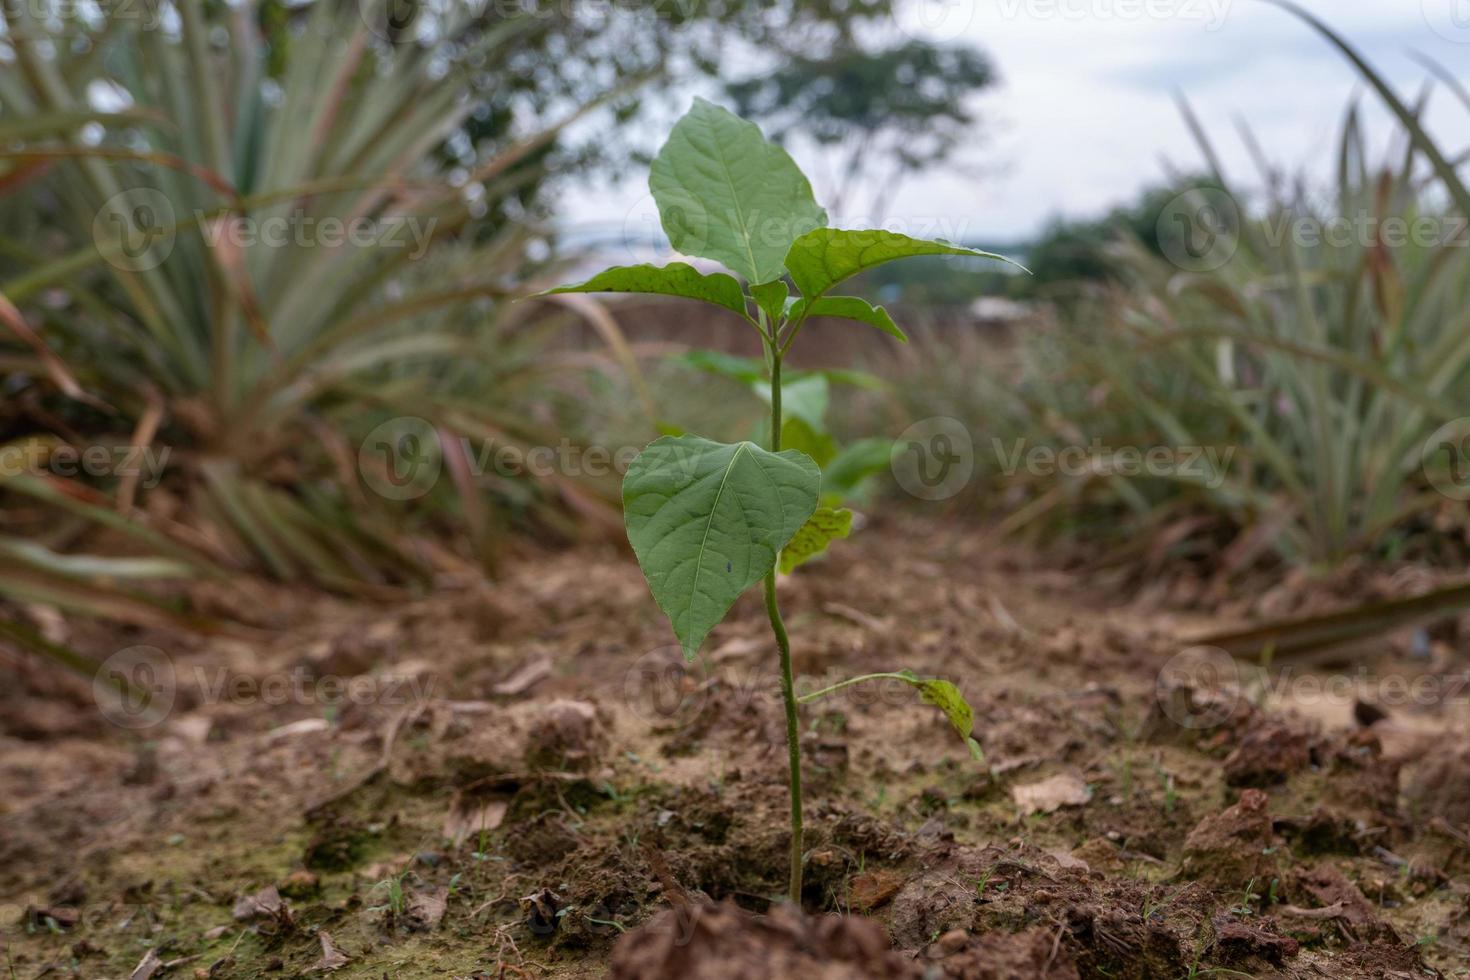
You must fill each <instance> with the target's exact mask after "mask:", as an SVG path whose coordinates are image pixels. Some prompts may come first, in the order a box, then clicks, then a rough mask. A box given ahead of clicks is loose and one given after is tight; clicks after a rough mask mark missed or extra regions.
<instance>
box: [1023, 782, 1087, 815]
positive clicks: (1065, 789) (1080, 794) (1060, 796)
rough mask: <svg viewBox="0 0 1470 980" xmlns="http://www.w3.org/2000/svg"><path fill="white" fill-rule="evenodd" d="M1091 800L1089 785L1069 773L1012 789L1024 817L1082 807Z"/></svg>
mask: <svg viewBox="0 0 1470 980" xmlns="http://www.w3.org/2000/svg"><path fill="white" fill-rule="evenodd" d="M1090 799H1092V790H1091V789H1090V788H1089V787H1088V785H1087V783H1085V782H1083V781H1082V779H1080V778H1079V777H1077V776H1074V775H1071V774H1069V773H1062V774H1060V775H1056V776H1052V777H1050V778H1049V779H1043V780H1041V781H1040V782H1036V783H1025V784H1022V785H1019V786H1012V787H1011V800H1012V801H1014V802H1015V804H1016V808H1017V809H1019V810H1020V811H1021V814H1022V816H1027V815H1030V814H1032V813H1051V812H1053V811H1055V810H1057V809H1059V808H1061V807H1064V806H1082V805H1083V804H1084V803H1086V802H1087V801H1088V800H1090Z"/></svg>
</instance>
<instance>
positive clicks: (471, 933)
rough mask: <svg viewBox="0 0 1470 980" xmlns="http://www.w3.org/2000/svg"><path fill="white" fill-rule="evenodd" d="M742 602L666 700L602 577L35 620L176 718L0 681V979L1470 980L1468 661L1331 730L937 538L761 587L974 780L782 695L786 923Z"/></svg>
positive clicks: (512, 578)
mask: <svg viewBox="0 0 1470 980" xmlns="http://www.w3.org/2000/svg"><path fill="white" fill-rule="evenodd" d="M756 599H757V597H756V596H748V597H746V599H743V600H742V601H741V602H740V603H738V604H737V606H736V608H735V610H734V612H733V613H732V615H731V617H730V619H729V620H728V621H727V623H726V624H725V625H723V626H722V627H720V628H719V629H718V630H716V632H715V633H714V634H713V636H712V637H711V640H710V642H709V644H708V646H707V649H706V653H705V655H704V658H703V662H702V663H701V664H696V665H695V666H693V667H690V668H687V669H686V668H684V666H683V664H682V660H681V658H680V657H679V655H678V651H677V648H675V647H674V646H673V645H672V643H671V637H670V635H669V633H668V630H667V625H666V624H665V623H664V621H663V620H662V619H661V617H660V616H659V614H658V611H657V609H656V608H655V607H654V605H653V603H652V601H651V600H650V599H649V598H648V596H647V593H646V591H645V588H644V586H643V582H642V579H641V577H640V576H639V573H638V569H637V567H636V565H634V563H633V562H632V560H631V559H630V558H629V557H628V556H627V555H626V554H625V553H623V552H621V551H618V550H615V549H611V548H608V549H606V550H598V549H583V550H581V551H579V552H576V553H567V554H561V555H556V556H550V557H547V558H545V559H544V560H541V561H538V562H534V563H533V562H523V563H521V564H520V565H518V566H517V567H515V568H513V569H511V570H510V571H508V572H507V574H506V576H505V578H504V580H503V581H502V582H500V583H499V584H498V585H497V586H495V587H494V588H493V589H479V588H474V589H471V588H466V587H463V586H454V585H446V587H445V589H443V590H442V591H441V592H440V593H438V594H435V595H433V596H429V597H426V598H423V599H420V600H417V601H413V602H399V603H391V604H390V603H382V602H377V603H370V602H349V601H345V600H342V599H337V598H332V597H325V596H319V595H312V594H309V593H303V592H300V591H298V590H290V589H282V588H265V587H262V586H260V585H258V584H254V583H241V584H240V585H239V587H238V588H237V589H235V590H231V591H228V592H222V591H220V590H218V589H213V590H205V589H200V590H199V591H197V592H196V593H195V594H193V595H191V596H190V597H188V601H189V603H190V604H192V605H193V606H194V607H195V608H196V609H199V610H203V611H207V612H211V613H214V614H219V613H220V612H229V613H231V614H232V615H234V616H236V617H238V618H240V619H241V620H243V621H245V622H247V623H249V624H251V629H250V630H249V632H240V631H236V634H237V635H229V636H219V637H212V638H209V637H191V636H177V635H164V634H160V633H148V632H145V631H137V630H127V631H119V630H116V629H103V628H101V627H98V626H95V625H85V624H80V623H69V622H67V621H64V620H58V619H56V618H55V617H47V616H45V615H44V614H42V613H38V612H35V611H32V613H31V615H32V616H33V617H35V618H36V619H37V624H38V626H41V627H43V628H44V629H45V630H47V631H48V632H50V633H51V634H53V636H54V637H55V638H58V639H65V640H66V641H67V642H69V643H70V644H71V645H73V646H75V647H77V648H79V649H82V650H84V651H85V652H87V653H89V654H90V655H93V656H96V657H97V658H98V659H99V660H101V659H104V658H106V657H108V656H109V655H111V654H112V653H114V652H115V651H117V650H119V649H120V648H124V647H135V646H139V645H142V646H151V647H155V648H157V649H159V650H161V651H164V653H166V654H167V657H168V660H169V661H170V662H171V664H172V670H173V677H174V685H173V687H174V699H173V703H172V705H171V708H170V710H169V711H168V713H167V717H166V719H165V720H164V721H163V722H162V723H161V724H158V725H156V726H154V727H151V728H147V729H141V730H138V731H130V730H128V729H126V728H124V727H121V726H119V725H116V724H112V723H110V722H109V721H107V720H106V719H105V718H104V717H102V716H101V714H100V713H99V711H98V709H97V706H96V704H95V702H94V698H93V691H92V685H91V684H90V683H86V682H80V681H77V680H76V679H74V678H72V677H70V676H63V675H61V674H59V673H58V672H57V671H56V669H54V668H52V667H50V666H44V665H40V664H37V663H34V662H30V661H26V660H23V659H22V660H18V661H16V669H15V670H14V671H13V672H12V674H11V676H12V677H14V678H16V682H15V683H13V684H11V685H9V687H8V688H7V689H5V690H3V691H0V727H3V730H4V733H5V734H4V736H3V738H0V748H3V752H0V886H3V887H0V937H3V942H4V955H5V959H6V969H7V970H8V971H9V975H10V976H13V977H16V978H32V977H41V976H53V977H66V976H76V977H87V978H98V977H114V978H121V977H129V976H133V977H141V978H150V977H159V978H163V977H251V978H254V977H281V976H287V977H289V976H303V977H314V976H320V975H324V974H326V973H331V974H333V975H335V976H337V977H362V978H368V977H371V978H380V977H394V978H415V977H444V976H454V977H502V976H507V977H509V976H514V977H558V978H560V977H581V976H604V975H608V974H609V973H611V974H612V975H613V976H616V977H625V978H665V977H667V978H673V977H715V978H737V977H739V978H744V977H752V978H755V977H802V978H807V980H817V978H826V977H916V978H917V977H972V978H997V980H999V978H1024V977H1037V978H1041V977H1045V978H1101V977H1112V978H1120V977H1136V978H1153V977H1161V978H1174V977H1181V978H1182V977H1205V976H1225V977H1230V976H1242V975H1245V976H1261V977H1277V976H1280V977H1334V978H1357V977H1414V976H1434V975H1436V971H1440V973H1442V974H1443V975H1470V954H1467V952H1466V950H1467V945H1470V905H1467V896H1470V802H1467V801H1470V755H1467V754H1466V753H1465V752H1463V751H1461V750H1460V746H1462V745H1464V744H1465V733H1466V732H1467V730H1470V724H1467V722H1470V711H1467V710H1466V708H1465V705H1464V702H1465V700H1466V697H1465V693H1464V692H1461V693H1460V694H1459V695H1458V696H1454V695H1455V690H1454V685H1453V684H1452V683H1451V682H1452V679H1453V678H1454V677H1456V676H1458V675H1457V674H1456V670H1455V668H1454V665H1455V664H1456V663H1459V662H1461V661H1460V659H1456V658H1461V659H1462V654H1463V651H1459V652H1456V651H1453V650H1451V651H1450V653H1451V654H1453V656H1451V657H1450V658H1449V659H1446V658H1445V657H1443V656H1440V657H1438V658H1437V659H1435V660H1433V661H1423V660H1416V661H1408V660H1400V659H1399V658H1398V657H1397V656H1396V655H1395V653H1394V649H1393V647H1392V646H1391V645H1384V647H1383V649H1382V650H1380V651H1378V652H1377V653H1376V654H1374V656H1373V659H1372V661H1371V664H1370V665H1371V667H1372V669H1373V670H1374V671H1376V672H1378V673H1380V674H1381V675H1383V676H1388V675H1390V674H1394V675H1395V676H1397V675H1399V674H1403V675H1404V676H1410V677H1416V676H1425V675H1426V674H1427V673H1428V672H1429V671H1431V670H1433V671H1435V672H1436V673H1435V675H1434V676H1436V677H1437V678H1438V679H1439V680H1440V681H1441V688H1440V690H1441V691H1442V692H1443V694H1444V697H1442V698H1440V699H1439V700H1438V701H1436V702H1435V703H1433V704H1422V703H1421V704H1419V705H1417V706H1413V707H1410V706H1390V707H1388V708H1386V711H1378V710H1375V711H1372V712H1364V711H1361V710H1360V711H1358V712H1357V715H1358V717H1359V718H1360V720H1368V721H1371V722H1372V725H1371V728H1364V727H1362V725H1361V723H1360V722H1355V721H1354V705H1353V704H1352V703H1351V701H1349V702H1348V703H1346V704H1344V703H1341V699H1340V698H1339V699H1337V700H1321V699H1312V698H1306V699H1304V698H1302V697H1301V694H1300V691H1299V690H1297V689H1291V690H1287V691H1284V692H1283V691H1282V690H1278V691H1276V692H1274V693H1270V692H1267V693H1259V694H1257V692H1248V693H1251V696H1250V697H1244V698H1242V697H1236V696H1233V695H1231V694H1229V693H1227V694H1224V695H1222V694H1221V693H1219V692H1215V691H1209V690H1204V689H1193V688H1191V687H1190V686H1188V685H1182V686H1181V685H1179V684H1177V683H1175V682H1174V681H1173V680H1170V681H1169V683H1164V684H1160V682H1159V677H1160V669H1161V667H1163V666H1164V665H1165V664H1166V663H1167V662H1169V661H1170V659H1171V658H1172V657H1173V656H1174V655H1175V654H1176V653H1178V652H1179V651H1180V649H1181V648H1182V647H1183V646H1184V645H1185V644H1184V643H1183V641H1182V640H1181V637H1182V636H1183V635H1184V634H1186V633H1188V632H1190V631H1191V630H1193V629H1196V628H1202V627H1205V626H1210V625H1215V626H1218V625H1221V624H1220V622H1219V621H1218V620H1217V621H1214V622H1211V621H1208V620H1207V619H1206V618H1205V617H1203V616H1196V617H1195V618H1193V619H1189V620H1186V619H1184V618H1181V617H1179V616H1176V615H1171V614H1168V613H1165V612H1160V611H1158V610H1157V609H1156V608H1152V607H1150V608H1149V609H1148V610H1145V609H1143V608H1141V607H1139V606H1138V605H1137V604H1132V603H1129V602H1125V601H1123V600H1122V599H1120V598H1118V597H1116V596H1113V595H1109V594H1105V593H1099V591H1098V587H1097V586H1096V584H1095V583H1092V582H1089V581H1088V580H1087V579H1085V578H1082V577H1073V576H1070V575H1067V574H1063V573H1059V572H1056V571H1052V570H1046V569H1042V568H1036V567H1031V566H1030V565H1028V564H1027V562H1026V561H1024V560H1020V559H1018V558H1016V557H1014V556H1009V555H1007V554H1005V553H1004V552H999V551H996V550H995V549H993V548H992V547H991V546H989V545H988V544H986V543H985V542H984V541H983V538H982V537H981V536H978V535H976V536H956V535H955V534H954V533H953V531H952V530H946V528H945V527H944V526H943V525H941V524H939V523H925V522H920V521H889V522H878V523H876V524H875V525H874V526H872V527H870V528H868V529H866V530H865V531H864V532H863V533H861V534H858V535H855V536H854V537H853V539H852V540H851V541H850V542H845V543H844V544H842V545H840V546H838V549H837V550H836V553H835V554H834V555H833V556H832V558H831V559H830V560H827V561H823V562H819V563H814V564H812V565H809V566H807V567H805V568H803V569H802V571H801V572H800V573H798V574H797V575H796V576H794V577H793V578H791V579H790V580H789V581H787V582H786V583H785V584H784V586H783V604H784V606H785V608H786V610H787V620H788V625H789V627H790V628H791V631H792V635H793V637H794V639H795V647H796V652H795V657H796V665H797V668H798V671H799V673H800V674H802V675H803V677H804V678H805V679H806V681H807V683H809V684H812V685H815V684H816V683H817V682H818V681H819V680H824V679H825V680H835V679H839V678H841V677H843V676H848V675H851V674H855V673H860V672H868V671H874V670H896V669H900V668H909V669H912V670H914V671H917V672H919V673H921V674H937V675H942V676H945V677H948V678H950V679H952V680H954V681H956V682H957V683H958V684H959V685H960V687H961V688H962V689H963V690H964V692H965V694H966V695H967V696H968V697H969V700H970V701H971V703H972V704H973V705H974V707H975V714H976V719H977V724H976V736H977V738H978V739H979V741H980V743H981V745H982V746H983V748H984V750H985V753H986V764H985V765H981V764H977V763H975V762H974V761H972V760H971V759H970V758H969V756H968V754H967V753H966V751H965V749H964V746H963V745H962V744H960V742H959V741H958V739H956V738H955V737H954V734H953V732H952V731H951V730H950V729H949V728H948V727H947V724H946V722H945V721H944V719H943V717H942V716H941V715H939V713H938V712H936V711H934V710H933V709H932V708H930V707H927V706H924V705H921V704H918V703H916V702H917V699H916V697H915V696H914V694H913V693H912V691H910V690H909V689H907V688H906V687H899V688H895V689H890V688H887V687H881V686H880V687H860V688H853V689H850V690H849V691H847V692H844V694H845V695H846V696H841V697H838V698H836V699H833V700H829V701H825V702H821V703H819V704H817V705H813V706H809V707H808V708H807V709H806V710H805V724H806V734H805V736H804V739H805V749H806V765H807V771H806V773H805V778H806V780H807V824H808V839H807V859H806V882H807V885H806V893H805V895H804V905H805V910H804V912H801V913H798V912H796V911H795V910H792V909H790V908H784V909H783V908H781V907H780V906H779V905H776V904H773V903H774V902H775V900H776V899H777V897H778V896H779V895H780V893H781V891H782V890H783V887H784V882H785V874H786V869H785V860H786V847H787V838H786V833H785V826H786V805H787V804H786V787H785V773H784V767H785V758H786V754H785V749H784V745H783V743H782V738H783V735H782V732H783V726H782V715H781V709H780V703H779V699H778V696H777V694H776V683H775V672H774V664H773V657H772V656H771V650H770V643H769V641H768V639H767V636H766V626H765V623H764V619H763V615H762V610H761V608H760V605H759V603H758V602H757V601H756ZM1317 669H1318V670H1319V671H1320V670H1321V669H1322V668H1321V667H1320V666H1319V667H1318V668H1317ZM1356 669H1357V665H1356V664H1354V665H1353V670H1356ZM1461 673H1463V670H1461ZM1296 676H1298V677H1300V676H1303V675H1302V674H1301V672H1300V671H1297V674H1296ZM1314 676H1323V675H1320V674H1319V675H1314ZM1166 677H1167V678H1174V677H1175V675H1174V674H1167V673H1166ZM349 681H351V683H350V684H349V683H348V682H349ZM343 684H346V685H347V686H346V688H345V693H344V689H343V688H342V685H343ZM351 684H356V685H357V686H356V688H355V689H354V688H353V687H352V686H351ZM293 685H294V686H293ZM354 690H355V693H354ZM303 691H304V692H305V693H302V692H303ZM1385 714H1386V717H1380V716H1381V715H1385Z"/></svg>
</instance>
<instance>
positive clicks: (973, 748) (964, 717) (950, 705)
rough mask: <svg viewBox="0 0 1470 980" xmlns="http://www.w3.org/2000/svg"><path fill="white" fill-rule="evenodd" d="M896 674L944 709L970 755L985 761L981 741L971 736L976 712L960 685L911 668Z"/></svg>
mask: <svg viewBox="0 0 1470 980" xmlns="http://www.w3.org/2000/svg"><path fill="white" fill-rule="evenodd" d="M896 676H898V677H900V678H902V679H903V680H905V681H908V682H909V683H910V684H912V685H914V687H917V688H918V689H919V696H920V697H921V698H923V699H924V702H925V703H926V704H932V705H934V706H935V707H936V708H938V709H939V710H940V711H943V712H944V715H945V717H946V718H948V719H949V723H950V724H951V725H953V726H954V730H955V731H956V732H958V733H959V736H960V738H962V739H964V740H965V747H966V748H967V749H969V750H970V756H971V757H972V758H974V759H975V761H976V762H981V761H984V758H985V756H984V754H983V753H982V752H981V751H980V745H979V743H978V742H976V741H975V739H974V738H973V737H971V735H972V733H973V732H974V730H975V712H974V711H973V710H972V709H971V708H970V702H968V701H966V700H965V696H964V695H963V694H961V693H960V689H959V688H958V687H955V686H954V684H952V683H950V682H949V681H946V680H942V679H940V678H938V677H920V676H918V675H917V674H915V673H914V672H913V671H911V670H901V671H899V672H898V674H897V675H896Z"/></svg>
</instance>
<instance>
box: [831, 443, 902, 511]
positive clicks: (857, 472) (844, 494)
mask: <svg viewBox="0 0 1470 980" xmlns="http://www.w3.org/2000/svg"><path fill="white" fill-rule="evenodd" d="M892 454H893V443H892V442H891V441H890V440H888V439H859V440H857V441H856V442H851V443H849V444H847V445H846V446H843V447H842V449H841V450H839V451H838V453H837V455H836V456H834V457H832V459H831V460H829V461H827V462H825V463H823V464H822V495H823V496H826V495H828V494H832V495H835V496H837V497H840V498H841V499H843V500H852V499H853V498H854V497H856V496H858V495H859V492H860V490H861V489H862V486H863V484H864V483H865V482H866V481H867V480H869V479H871V478H872V477H873V476H876V475H877V474H879V473H882V472H883V471H885V470H887V469H888V468H889V466H891V465H892Z"/></svg>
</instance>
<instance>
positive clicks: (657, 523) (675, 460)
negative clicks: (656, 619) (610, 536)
mask: <svg viewBox="0 0 1470 980" xmlns="http://www.w3.org/2000/svg"><path fill="white" fill-rule="evenodd" d="M820 483H821V474H820V472H819V471H818V469H817V464H816V463H814V462H812V460H811V459H809V458H808V457H807V456H806V455H804V454H802V453H799V452H796V451H794V450H788V451H786V452H781V453H772V452H769V451H767V450H765V449H761V448H760V447H759V446H756V445H755V444H753V443H749V442H740V443H734V444H728V443H720V442H712V441H710V440H709V439H702V438H700V437H699V436H679V437H675V438H671V437H665V438H662V439H657V440H655V441H653V442H652V443H650V444H649V445H648V447H647V448H646V449H644V450H643V452H642V453H640V454H639V455H638V458H637V459H635V460H634V461H633V464H632V465H631V466H630V467H629V468H628V474H627V476H626V477H624V479H623V514H624V521H625V522H626V524H627V528H628V541H629V542H630V543H631V544H632V545H633V553H634V554H635V555H637V557H638V565H639V567H641V568H642V569H643V576H644V578H646V579H647V580H648V587H649V590H650V591H651V592H652V593H653V598H654V601H656V602H657V603H658V606H659V608H660V609H662V610H663V611H664V613H665V615H667V616H668V617H669V621H670V623H672V624H673V627H674V634H675V635H676V636H677V637H678V638H679V642H680V644H681V645H682V646H683V649H684V656H685V657H687V658H689V659H690V660H692V659H694V655H695V654H696V653H697V652H698V651H699V646H700V644H701V643H702V642H703V641H704V638H705V636H707V635H708V634H709V631H710V630H712V629H714V627H715V626H717V625H718V624H719V622H720V620H722V619H724V618H725V613H726V612H728V611H729V609H730V607H731V606H732V605H734V603H735V600H736V599H738V598H739V597H740V594H741V593H742V592H744V591H745V590H746V589H748V588H750V587H751V586H752V585H754V584H755V583H756V582H759V581H760V580H761V579H762V578H764V577H765V576H766V575H767V574H768V573H769V572H770V571H771V569H772V568H774V567H775V565H776V556H777V554H778V553H779V552H780V550H781V548H782V547H784V546H785V545H786V543H787V542H788V541H790V540H791V538H792V536H793V535H795V534H796V532H797V531H798V530H799V529H800V528H801V526H802V525H803V524H805V523H806V521H807V518H809V517H811V515H812V512H813V511H814V510H816V507H817V489H818V487H819V485H820Z"/></svg>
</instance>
